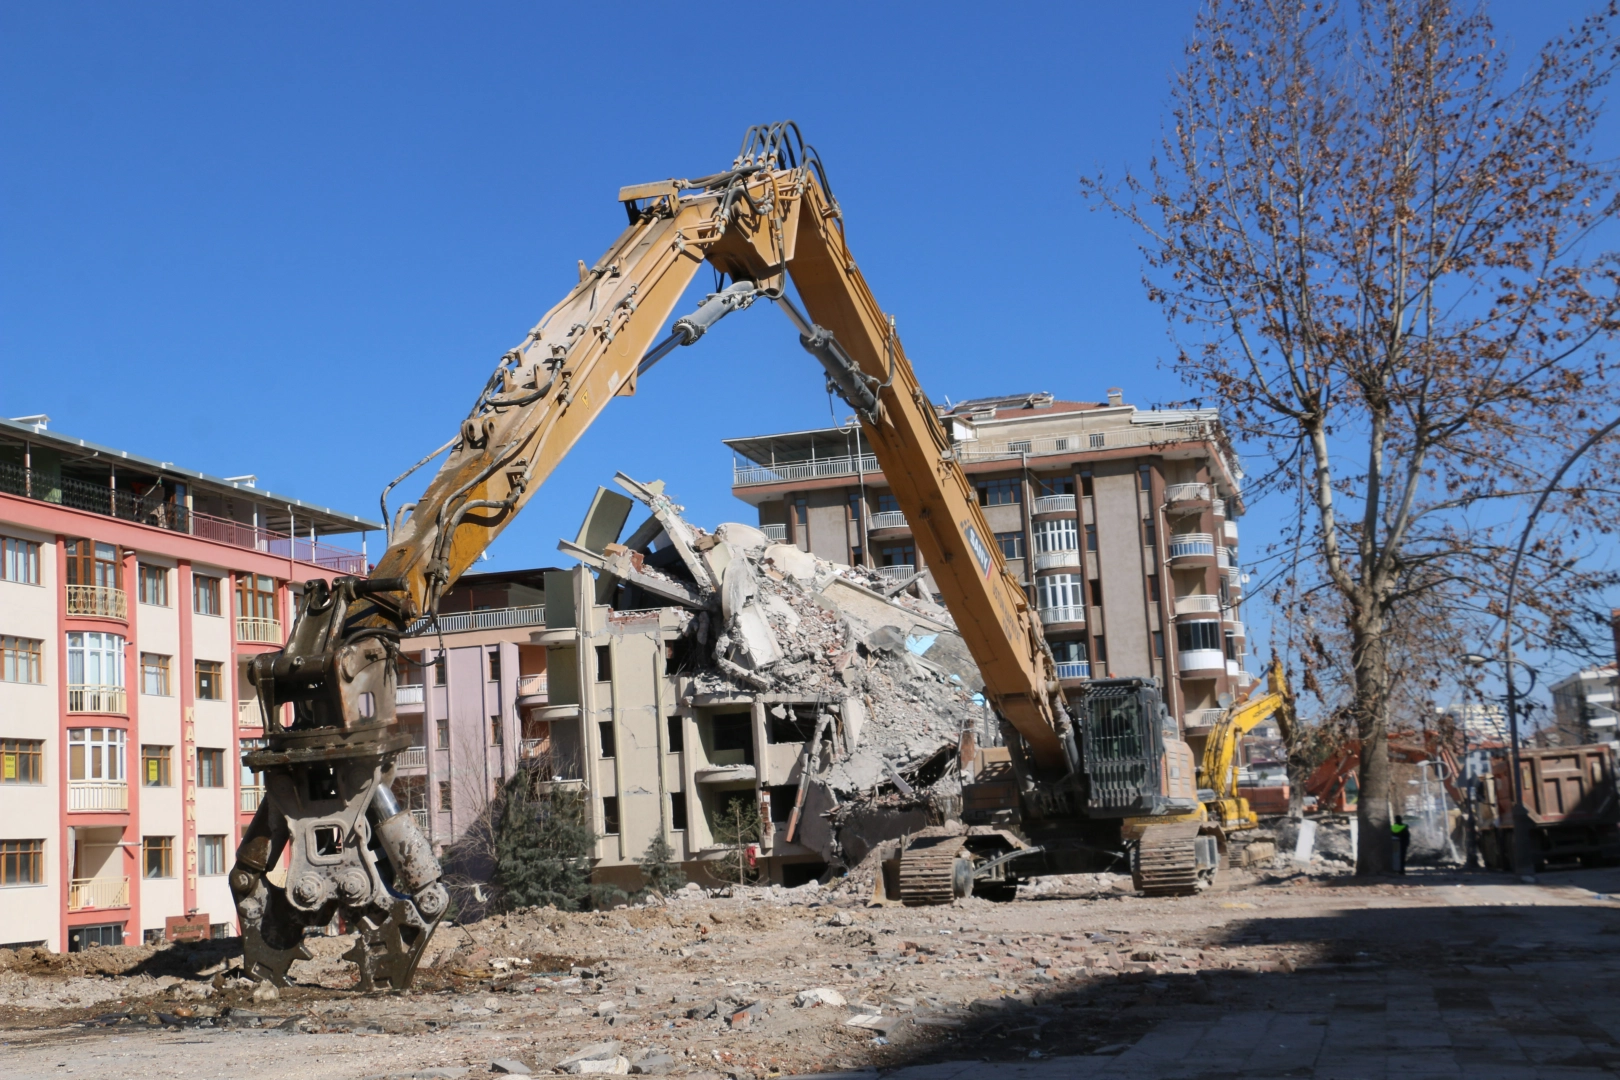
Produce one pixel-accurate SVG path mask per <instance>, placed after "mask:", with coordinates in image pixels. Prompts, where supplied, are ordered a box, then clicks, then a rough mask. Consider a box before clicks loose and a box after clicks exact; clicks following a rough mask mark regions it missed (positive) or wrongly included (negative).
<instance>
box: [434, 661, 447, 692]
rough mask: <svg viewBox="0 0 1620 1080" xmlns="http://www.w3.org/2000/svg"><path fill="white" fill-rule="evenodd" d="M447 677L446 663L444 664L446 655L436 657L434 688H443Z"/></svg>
mask: <svg viewBox="0 0 1620 1080" xmlns="http://www.w3.org/2000/svg"><path fill="white" fill-rule="evenodd" d="M445 676H446V671H445V663H444V653H440V654H439V655H438V656H435V657H434V658H433V685H434V686H443V685H444V680H445Z"/></svg>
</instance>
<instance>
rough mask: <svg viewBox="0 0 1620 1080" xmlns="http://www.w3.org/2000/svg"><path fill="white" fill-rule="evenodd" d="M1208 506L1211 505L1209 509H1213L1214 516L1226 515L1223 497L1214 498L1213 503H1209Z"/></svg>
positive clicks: (1221, 516)
mask: <svg viewBox="0 0 1620 1080" xmlns="http://www.w3.org/2000/svg"><path fill="white" fill-rule="evenodd" d="M1210 507H1211V509H1213V510H1214V511H1215V516H1216V517H1218V518H1223V517H1225V516H1226V500H1225V499H1216V500H1215V501H1214V502H1213V503H1211V504H1210Z"/></svg>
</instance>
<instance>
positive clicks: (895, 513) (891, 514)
mask: <svg viewBox="0 0 1620 1080" xmlns="http://www.w3.org/2000/svg"><path fill="white" fill-rule="evenodd" d="M905 527H906V515H905V514H904V513H903V512H901V511H899V510H879V511H878V512H877V513H875V514H873V515H872V516H871V517H870V518H868V519H867V521H866V528H867V531H868V532H877V531H878V530H879V529H903V528H905Z"/></svg>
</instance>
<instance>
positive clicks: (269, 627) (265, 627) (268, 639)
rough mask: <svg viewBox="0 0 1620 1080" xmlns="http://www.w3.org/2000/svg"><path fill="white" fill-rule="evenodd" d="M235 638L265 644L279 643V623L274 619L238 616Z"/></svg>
mask: <svg viewBox="0 0 1620 1080" xmlns="http://www.w3.org/2000/svg"><path fill="white" fill-rule="evenodd" d="M236 640H237V641H253V642H260V643H262V644H265V645H280V644H281V623H280V622H279V621H278V620H276V619H250V618H247V617H245V616H238V617H237V620H236Z"/></svg>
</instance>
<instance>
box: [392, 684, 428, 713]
mask: <svg viewBox="0 0 1620 1080" xmlns="http://www.w3.org/2000/svg"><path fill="white" fill-rule="evenodd" d="M423 693H424V691H423V688H422V684H421V683H404V684H402V685H399V686H396V687H394V706H395V707H396V708H398V707H399V706H401V705H420V704H422V695H423Z"/></svg>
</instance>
